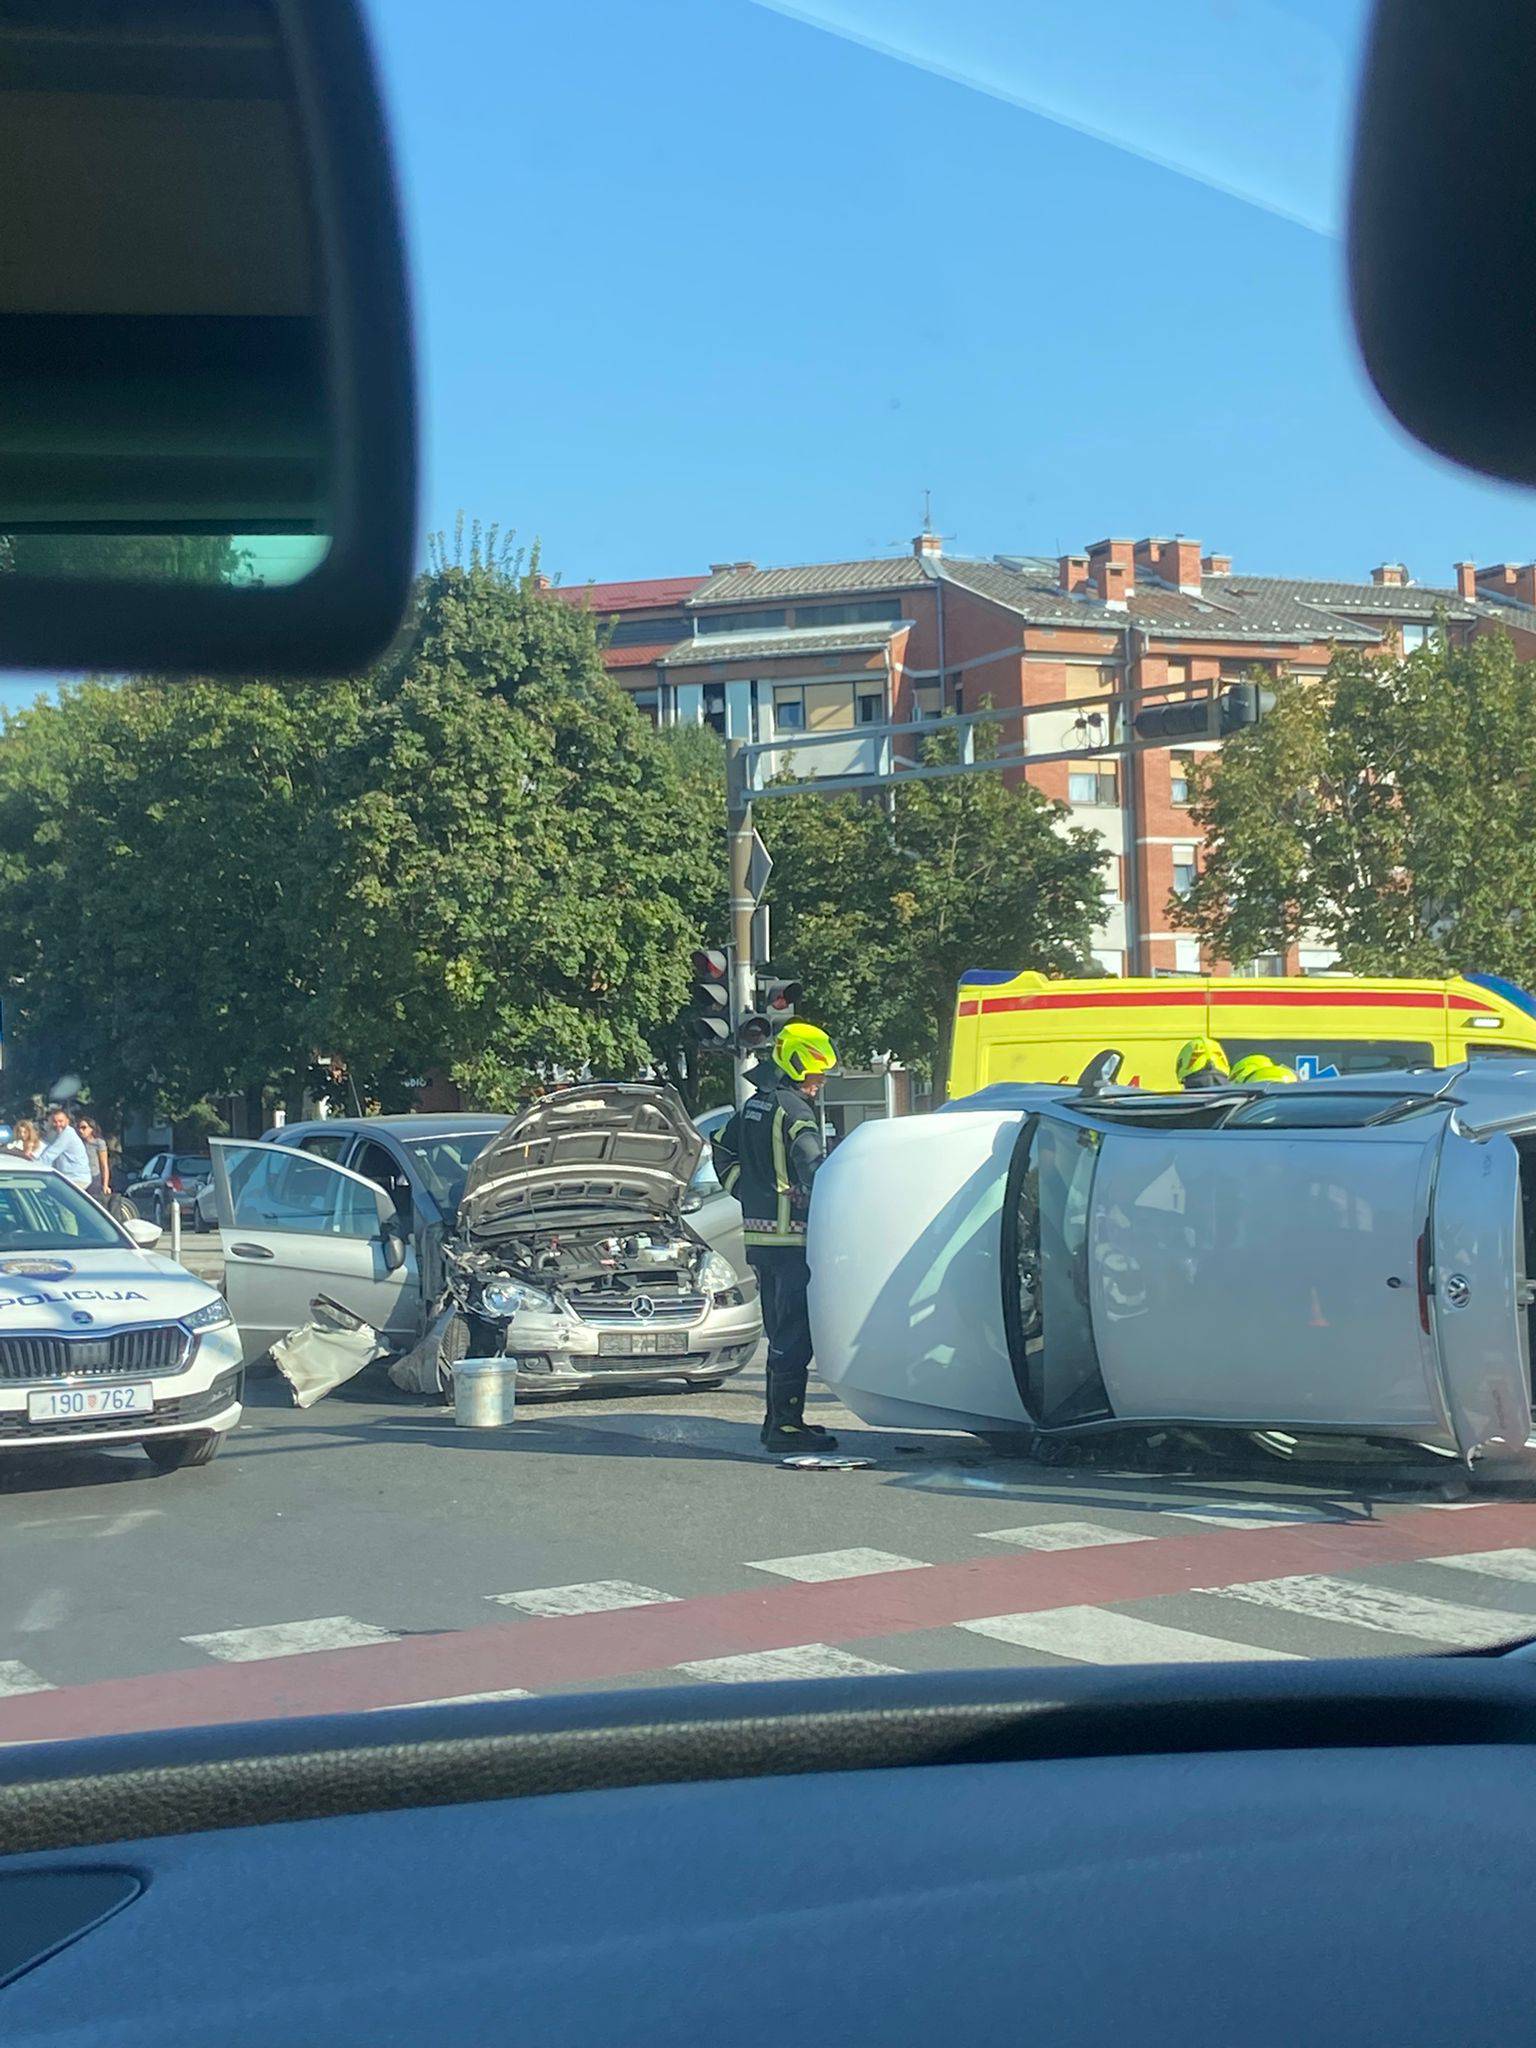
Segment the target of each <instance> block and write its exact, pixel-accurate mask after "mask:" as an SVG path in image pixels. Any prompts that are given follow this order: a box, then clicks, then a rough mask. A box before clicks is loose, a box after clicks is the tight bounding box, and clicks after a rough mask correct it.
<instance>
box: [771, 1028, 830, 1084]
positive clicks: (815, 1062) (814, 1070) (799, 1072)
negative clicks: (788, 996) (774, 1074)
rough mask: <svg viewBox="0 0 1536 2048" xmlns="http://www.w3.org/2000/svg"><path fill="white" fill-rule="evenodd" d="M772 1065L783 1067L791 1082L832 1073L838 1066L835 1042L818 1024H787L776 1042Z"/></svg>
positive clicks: (774, 1043) (774, 1042)
mask: <svg viewBox="0 0 1536 2048" xmlns="http://www.w3.org/2000/svg"><path fill="white" fill-rule="evenodd" d="M773 1063H774V1065H775V1066H776V1067H782V1069H783V1070H784V1072H785V1073H786V1074H788V1076H789V1078H790V1079H791V1081H805V1080H808V1079H809V1078H810V1077H811V1076H812V1075H813V1074H829V1073H831V1071H832V1069H833V1068H834V1067H835V1066H836V1065H837V1053H836V1051H835V1050H834V1048H833V1045H832V1041H831V1039H830V1038H828V1036H827V1034H826V1033H825V1031H823V1030H822V1028H821V1026H820V1025H819V1024H802V1023H800V1021H799V1020H798V1019H796V1021H795V1022H794V1023H793V1024H786V1025H785V1026H784V1029H783V1030H782V1031H781V1032H780V1033H779V1035H778V1037H777V1038H776V1039H775V1040H774V1041H773Z"/></svg>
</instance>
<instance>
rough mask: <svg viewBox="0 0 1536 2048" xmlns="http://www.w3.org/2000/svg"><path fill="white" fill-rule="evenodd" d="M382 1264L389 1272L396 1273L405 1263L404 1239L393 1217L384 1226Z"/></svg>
mask: <svg viewBox="0 0 1536 2048" xmlns="http://www.w3.org/2000/svg"><path fill="white" fill-rule="evenodd" d="M384 1264H385V1266H386V1267H387V1269H388V1270H389V1271H390V1272H391V1273H398V1272H399V1270H400V1268H401V1267H402V1266H403V1265H404V1264H405V1239H404V1238H403V1237H402V1236H401V1235H400V1225H399V1223H398V1222H397V1221H396V1220H395V1219H394V1218H391V1219H390V1221H389V1222H388V1223H386V1224H385V1226H384Z"/></svg>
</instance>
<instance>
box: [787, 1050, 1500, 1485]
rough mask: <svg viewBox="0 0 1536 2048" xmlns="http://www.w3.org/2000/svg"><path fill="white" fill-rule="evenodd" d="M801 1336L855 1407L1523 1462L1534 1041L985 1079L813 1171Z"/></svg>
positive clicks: (911, 1417) (899, 1419)
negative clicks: (1157, 1086) (1284, 1436)
mask: <svg viewBox="0 0 1536 2048" xmlns="http://www.w3.org/2000/svg"><path fill="white" fill-rule="evenodd" d="M809 1251H810V1262H811V1326H812V1332H813V1335H814V1338H815V1345H816V1362H817V1366H818V1368H819V1370H820V1372H821V1375H822V1377H823V1378H824V1379H825V1380H826V1382H827V1383H828V1385H829V1386H830V1387H831V1388H832V1389H833V1390H834V1392H835V1393H836V1394H837V1395H838V1397H839V1398H840V1399H841V1400H842V1401H843V1402H845V1403H846V1404H847V1406H848V1407H850V1408H852V1409H853V1411H854V1412H855V1414H857V1415H860V1416H862V1417H863V1418H864V1419H865V1420H866V1421H869V1422H873V1423H880V1424H886V1425H889V1426H892V1427H896V1428H902V1429H906V1428H913V1427H923V1426H927V1427H929V1428H948V1429H972V1430H976V1431H978V1432H980V1433H982V1434H993V1433H1006V1432H1010V1431H1017V1432H1020V1433H1021V1434H1023V1435H1026V1436H1028V1435H1031V1434H1034V1433H1040V1434H1042V1435H1045V1436H1057V1437H1063V1438H1066V1437H1081V1436H1083V1435H1085V1434H1088V1433H1092V1432H1099V1431H1104V1430H1109V1429H1117V1428H1118V1429H1123V1428H1125V1427H1126V1426H1127V1425H1130V1426H1133V1427H1141V1428H1147V1429H1157V1428H1165V1427H1173V1426H1182V1427H1186V1428H1193V1429H1196V1430H1216V1431H1221V1432H1227V1431H1241V1432H1248V1433H1251V1434H1255V1435H1261V1434H1263V1433H1266V1432H1288V1433H1290V1434H1292V1435H1293V1436H1295V1437H1297V1438H1302V1439H1309V1438H1316V1437H1338V1436H1341V1435H1348V1436H1354V1437H1365V1438H1369V1439H1372V1440H1373V1441H1379V1440H1391V1441H1395V1442H1398V1443H1402V1444H1407V1445H1416V1446H1421V1447H1423V1448H1424V1449H1425V1450H1427V1451H1429V1452H1431V1453H1436V1452H1438V1453H1440V1454H1441V1455H1443V1456H1445V1457H1447V1458H1454V1459H1456V1460H1459V1461H1461V1462H1462V1463H1463V1464H1464V1465H1466V1466H1468V1467H1470V1468H1471V1469H1472V1470H1473V1471H1475V1472H1484V1473H1490V1474H1492V1473H1497V1472H1500V1471H1504V1472H1513V1473H1519V1474H1522V1475H1524V1476H1525V1477H1529V1476H1530V1475H1531V1473H1532V1472H1533V1471H1536V1440H1533V1438H1532V1428H1531V1424H1532V1401H1531V1367H1530V1328H1529V1325H1530V1322H1531V1319H1532V1314H1533V1302H1536V1289H1533V1286H1532V1281H1531V1276H1532V1274H1533V1273H1536V1066H1530V1067H1524V1066H1516V1065H1515V1064H1514V1063H1513V1062H1510V1063H1509V1064H1508V1065H1505V1064H1504V1063H1502V1062H1491V1061H1490V1062H1477V1063H1475V1064H1473V1065H1471V1066H1463V1067H1457V1068H1451V1069H1441V1070H1439V1071H1433V1072H1427V1073H1418V1074H1407V1073H1380V1074H1361V1075H1356V1076H1354V1077H1351V1078H1350V1079H1348V1080H1336V1081H1326V1082H1324V1081H1315V1082H1310V1083H1308V1082H1302V1083H1300V1084H1299V1085H1295V1086H1291V1087H1276V1088H1259V1089H1247V1090H1244V1089H1241V1088H1234V1089H1231V1090H1222V1091H1220V1092H1211V1093H1207V1094H1204V1095H1190V1094H1184V1095H1154V1094H1150V1093H1144V1092H1142V1091H1141V1090H1137V1089H1115V1088H1109V1089H1103V1090H1097V1091H1096V1090H1094V1089H1092V1088H1087V1089H1085V1088H1080V1087H1075V1086H1074V1087H1072V1088H1063V1087H1060V1086H1056V1085H1050V1084H1029V1083H1011V1084H1010V1083H1003V1084H999V1085H995V1086H993V1087H991V1088H988V1089H986V1090H985V1091H983V1092H982V1093H981V1094H980V1095H978V1096H974V1097H972V1098H971V1099H970V1100H969V1101H962V1102H959V1103H956V1104H952V1105H951V1106H950V1107H948V1108H947V1109H945V1110H944V1111H942V1112H940V1113H939V1114H936V1115H933V1116H926V1117H909V1118H903V1119H900V1120H898V1121H895V1122H890V1123H871V1124H866V1125H864V1126H862V1127H861V1128H860V1129H859V1130H857V1131H855V1132H854V1133H853V1135H852V1136H851V1137H850V1138H849V1139H848V1141H847V1142H846V1143H845V1144H844V1145H842V1146H840V1147H839V1148H838V1151H837V1152H836V1154H835V1155H834V1156H833V1157H832V1158H831V1159H829V1160H828V1162H827V1164H826V1166H825V1167H824V1168H823V1170H822V1172H821V1174H820V1175H819V1176H818V1178H817V1182H816V1192H815V1197H814V1199H813V1201H812V1204H811V1216H810V1242H809Z"/></svg>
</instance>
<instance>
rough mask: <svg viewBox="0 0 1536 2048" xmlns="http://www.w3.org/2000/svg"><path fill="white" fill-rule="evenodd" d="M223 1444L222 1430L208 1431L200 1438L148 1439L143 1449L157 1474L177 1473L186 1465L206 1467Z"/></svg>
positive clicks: (169, 1437) (160, 1437)
mask: <svg viewBox="0 0 1536 2048" xmlns="http://www.w3.org/2000/svg"><path fill="white" fill-rule="evenodd" d="M223 1442H224V1432H223V1430H221V1429H209V1430H204V1431H203V1433H202V1434H201V1435H200V1436H154V1437H149V1438H146V1440H145V1443H144V1446H143V1449H144V1455H145V1457H146V1458H148V1460H149V1462H150V1463H151V1465H153V1466H154V1468H155V1470H156V1471H157V1472H179V1471H181V1470H182V1469H183V1468H184V1467H185V1466H188V1465H206V1464H207V1463H208V1461H209V1460H210V1459H211V1458H216V1457H217V1456H218V1454H219V1449H220V1446H221V1445H222V1444H223Z"/></svg>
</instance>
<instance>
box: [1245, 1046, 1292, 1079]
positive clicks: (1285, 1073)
mask: <svg viewBox="0 0 1536 2048" xmlns="http://www.w3.org/2000/svg"><path fill="white" fill-rule="evenodd" d="M1232 1078H1233V1080H1234V1081H1294V1080H1295V1078H1296V1075H1295V1072H1294V1070H1293V1069H1292V1068H1290V1067H1283V1066H1282V1065H1281V1064H1280V1062H1279V1061H1278V1060H1272V1059H1271V1058H1270V1056H1269V1054H1268V1053H1267V1052H1250V1053H1245V1054H1244V1055H1243V1057H1242V1058H1241V1059H1240V1060H1239V1061H1238V1063H1237V1065H1236V1066H1235V1067H1234V1068H1233V1069H1232Z"/></svg>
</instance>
